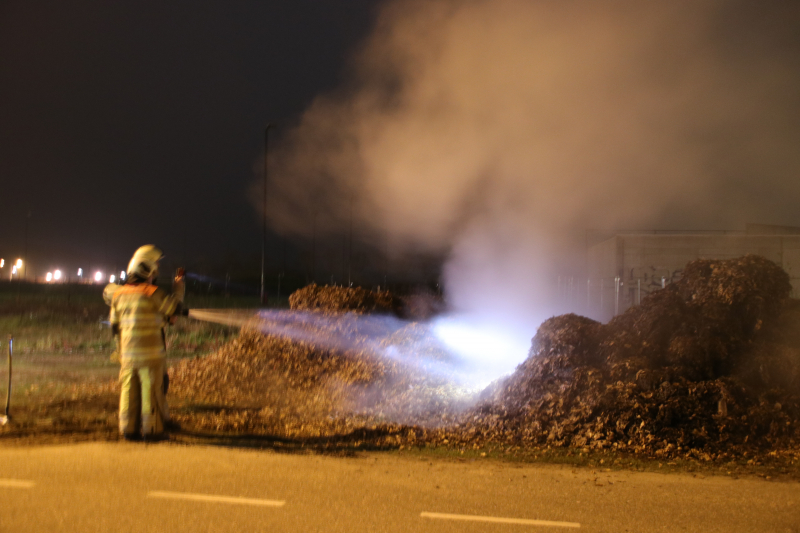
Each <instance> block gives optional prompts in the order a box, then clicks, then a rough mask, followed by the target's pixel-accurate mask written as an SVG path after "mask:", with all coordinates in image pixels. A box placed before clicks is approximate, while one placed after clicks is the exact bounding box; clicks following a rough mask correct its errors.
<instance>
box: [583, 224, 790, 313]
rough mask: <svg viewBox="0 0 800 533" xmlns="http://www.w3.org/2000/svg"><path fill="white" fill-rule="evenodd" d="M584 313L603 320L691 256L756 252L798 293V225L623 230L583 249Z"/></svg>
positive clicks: (675, 272) (671, 276)
mask: <svg viewBox="0 0 800 533" xmlns="http://www.w3.org/2000/svg"><path fill="white" fill-rule="evenodd" d="M587 253H588V257H587V267H588V280H587V282H586V287H585V288H584V290H583V292H584V294H585V295H586V299H585V302H584V306H585V307H586V308H587V314H589V315H590V316H593V317H595V318H598V319H601V320H608V319H609V318H611V317H613V316H614V315H615V314H616V313H621V312H622V311H624V310H625V309H627V308H628V307H630V306H632V305H636V304H637V303H638V302H639V301H640V300H641V298H644V296H646V295H647V294H648V293H650V292H652V291H654V290H658V289H660V288H662V287H663V286H665V285H667V284H669V283H673V282H675V281H677V280H678V279H680V277H681V273H682V272H683V268H684V267H685V266H686V264H687V263H688V262H690V261H692V260H694V259H731V258H735V257H740V256H743V255H746V254H758V255H761V256H764V257H766V258H767V259H770V260H772V261H774V262H775V263H777V264H779V265H781V266H782V267H783V269H784V270H786V272H787V273H788V274H789V277H790V278H791V283H792V296H793V297H794V298H798V297H800V228H792V227H785V226H768V225H762V224H748V226H747V229H746V230H745V231H742V232H734V231H716V232H715V231H708V232H674V231H673V232H669V231H651V232H622V233H618V234H616V235H614V236H613V237H610V238H608V239H605V240H602V241H601V242H598V243H596V244H594V245H592V246H590V247H589V248H588V251H587Z"/></svg>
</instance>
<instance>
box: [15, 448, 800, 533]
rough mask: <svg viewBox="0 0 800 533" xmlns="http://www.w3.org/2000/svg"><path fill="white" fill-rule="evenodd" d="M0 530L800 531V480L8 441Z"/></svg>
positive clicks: (386, 457)
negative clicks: (31, 445)
mask: <svg viewBox="0 0 800 533" xmlns="http://www.w3.org/2000/svg"><path fill="white" fill-rule="evenodd" d="M0 531H2V532H38V531H46V532H52V531H62V532H81V533H88V532H94V531H98V532H117V531H119V532H126V531H130V532H137V533H146V532H151V531H152V532H193V533H195V532H204V531H214V532H217V531H219V532H237V533H240V532H251V531H253V532H256V531H286V532H292V531H302V532H306V531H326V532H339V531H341V532H344V531H347V532H359V531H365V532H367V531H368V532H381V531H403V532H408V531H413V532H434V531H453V532H455V531H458V532H473V531H474V532H477V531H481V532H519V531H553V532H558V531H608V532H624V531H637V532H638V531H641V532H651V531H654V532H655V531H703V532H706V531H709V532H710V531H724V532H747V531H757V532H771V531H778V532H800V484H798V483H790V482H771V481H762V480H759V479H738V480H735V479H730V478H726V477H722V476H720V477H716V476H712V477H704V478H703V477H700V476H698V477H693V476H692V475H691V474H689V475H675V474H654V473H633V472H605V471H602V472H601V471H597V472H596V473H595V474H593V473H592V471H591V470H587V469H576V470H573V469H572V468H569V467H560V466H541V465H537V466H530V465H515V464H507V463H500V462H494V461H489V460H485V459H479V460H474V461H467V462H463V463H461V462H456V461H451V460H431V459H420V458H419V457H416V456H398V455H396V454H365V455H362V456H359V457H352V458H338V457H325V456H316V455H283V454H277V453H274V452H264V451H252V450H239V449H228V448H219V447H207V446H180V445H175V444H169V443H162V444H156V445H148V446H145V445H136V444H130V443H92V444H78V445H61V446H50V447H35V448H22V447H9V448H0Z"/></svg>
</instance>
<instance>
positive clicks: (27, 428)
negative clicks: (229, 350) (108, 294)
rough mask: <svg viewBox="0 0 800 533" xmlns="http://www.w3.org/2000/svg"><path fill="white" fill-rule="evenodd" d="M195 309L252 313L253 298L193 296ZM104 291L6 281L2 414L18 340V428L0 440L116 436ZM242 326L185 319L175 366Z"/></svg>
mask: <svg viewBox="0 0 800 533" xmlns="http://www.w3.org/2000/svg"><path fill="white" fill-rule="evenodd" d="M186 303H187V305H188V306H190V307H191V306H196V307H217V306H218V307H221V306H222V305H223V304H226V305H227V306H230V307H233V306H237V307H252V306H253V305H254V304H256V303H257V300H256V299H254V298H249V299H246V298H238V299H236V298H234V299H230V298H221V297H217V298H214V297H212V296H208V295H201V296H196V295H192V294H189V295H188V296H187V301H186ZM108 311H109V309H108V306H106V305H105V303H104V302H103V298H102V286H94V285H35V284H16V283H14V284H12V283H0V340H2V347H1V348H0V402H3V403H2V406H0V410H2V407H4V405H5V404H4V400H5V399H6V391H7V376H8V372H7V369H6V355H7V353H8V339H9V336H13V340H14V344H13V370H12V388H11V391H12V394H11V402H10V403H11V409H10V414H11V416H12V423H11V424H9V425H7V426H4V427H2V428H1V429H0V437H6V438H12V440H20V439H21V441H22V442H28V441H32V442H48V441H50V440H62V439H64V438H66V439H67V440H75V439H78V440H82V439H95V438H116V410H117V403H118V388H117V384H116V377H117V374H118V372H119V365H118V364H117V363H115V362H113V361H112V360H111V359H110V356H111V353H112V352H113V351H114V339H113V337H112V335H111V328H110V326H109V324H108ZM237 334H238V330H237V329H235V328H231V327H227V326H222V325H218V324H209V323H205V322H198V321H195V320H191V319H188V318H179V319H178V320H177V322H176V323H175V324H174V325H173V326H170V327H169V329H168V333H167V346H168V364H173V363H174V362H175V361H177V360H179V359H180V358H183V357H193V356H202V355H205V354H208V353H211V352H213V351H214V350H216V349H217V348H218V347H219V346H221V345H222V344H224V343H225V342H227V341H228V340H230V339H231V338H232V337H234V336H235V335H237Z"/></svg>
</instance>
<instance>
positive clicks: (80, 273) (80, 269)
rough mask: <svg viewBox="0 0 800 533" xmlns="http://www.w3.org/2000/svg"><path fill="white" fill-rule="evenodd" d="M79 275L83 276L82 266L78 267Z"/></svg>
mask: <svg viewBox="0 0 800 533" xmlns="http://www.w3.org/2000/svg"><path fill="white" fill-rule="evenodd" d="M78 276H79V277H81V276H83V269H82V268H79V269H78Z"/></svg>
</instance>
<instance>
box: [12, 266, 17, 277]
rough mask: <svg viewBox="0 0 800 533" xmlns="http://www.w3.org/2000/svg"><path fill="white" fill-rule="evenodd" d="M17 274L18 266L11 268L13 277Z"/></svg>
mask: <svg viewBox="0 0 800 533" xmlns="http://www.w3.org/2000/svg"><path fill="white" fill-rule="evenodd" d="M16 273H17V265H14V266H12V267H11V275H14V274H16Z"/></svg>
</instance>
